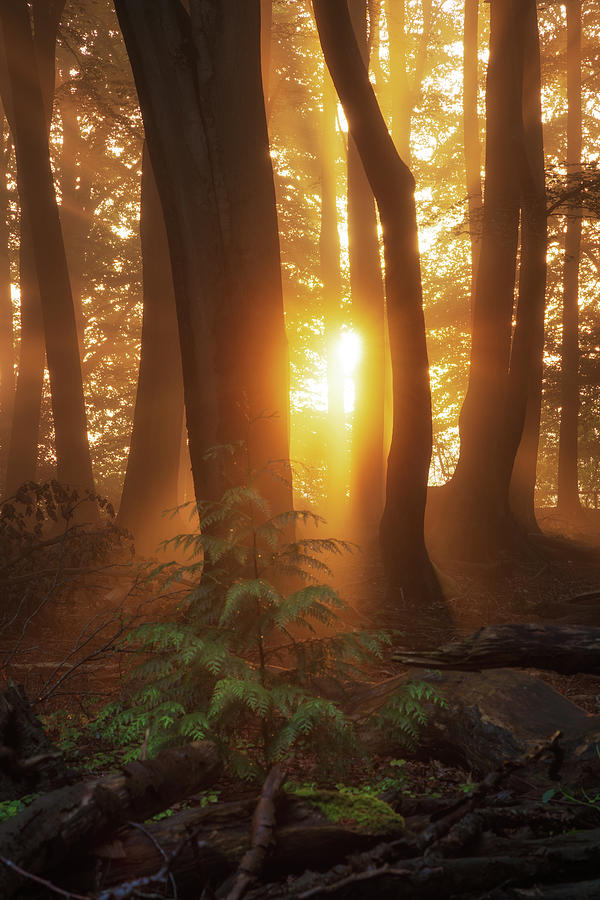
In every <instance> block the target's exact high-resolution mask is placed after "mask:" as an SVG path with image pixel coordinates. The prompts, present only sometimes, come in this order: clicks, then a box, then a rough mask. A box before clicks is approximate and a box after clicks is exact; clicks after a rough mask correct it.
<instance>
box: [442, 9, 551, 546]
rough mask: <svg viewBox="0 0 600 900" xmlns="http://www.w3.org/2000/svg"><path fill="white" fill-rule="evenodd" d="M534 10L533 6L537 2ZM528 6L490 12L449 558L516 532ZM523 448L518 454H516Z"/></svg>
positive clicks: (447, 520) (494, 542)
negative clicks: (515, 342) (511, 389)
mask: <svg viewBox="0 0 600 900" xmlns="http://www.w3.org/2000/svg"><path fill="white" fill-rule="evenodd" d="M531 2H533V0H531ZM528 5H529V0H528V2H527V3H525V4H523V2H522V0H502V2H499V0H495V2H494V3H492V5H491V23H490V59H489V65H488V74H487V93H486V96H487V112H486V129H487V138H486V181H485V202H484V212H483V237H482V244H481V256H480V260H479V267H478V272H477V280H476V290H475V304H474V310H473V337H472V344H471V369H470V374H469V386H468V390H467V395H466V397H465V401H464V404H463V408H462V411H461V419H460V436H461V447H460V457H459V461H458V464H457V467H456V471H455V473H454V476H453V479H452V482H451V485H450V494H449V496H451V497H452V500H451V507H452V513H451V514H450V515H448V514H446V516H445V518H446V523H447V522H450V521H451V522H452V526H451V528H452V535H451V536H450V544H451V550H452V551H453V552H458V553H460V554H461V555H464V554H467V555H474V556H481V555H485V554H487V553H490V552H494V550H495V548H496V546H497V544H498V541H499V540H501V538H502V536H503V535H504V536H505V535H506V534H507V532H508V530H509V524H510V521H511V520H510V514H509V507H508V490H509V479H510V472H511V469H512V463H513V458H514V457H513V458H510V457H509V455H508V444H507V440H506V433H505V432H506V428H507V422H508V420H509V418H510V415H511V413H510V410H509V408H508V407H509V402H510V400H509V393H508V370H509V362H510V347H511V328H512V316H513V303H514V286H515V268H516V254H517V242H518V233H519V209H520V193H521V183H520V170H521V162H522V155H523V123H522V109H521V103H522V84H523V79H522V68H523V47H522V30H523V17H524V11H525V9H526V7H527V6H528ZM515 449H516V448H515Z"/></svg>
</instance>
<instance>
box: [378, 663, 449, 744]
mask: <svg viewBox="0 0 600 900" xmlns="http://www.w3.org/2000/svg"><path fill="white" fill-rule="evenodd" d="M427 704H429V705H430V706H431V705H433V706H439V707H440V708H442V709H443V708H445V707H446V706H447V703H446V701H445V699H444V697H443V695H442V694H441V693H440V692H439V691H438V690H437V689H436V688H435V687H434V686H433V685H432V684H430V682H428V681H422V680H418V681H408V682H406V684H403V685H401V686H400V687H399V688H398V689H397V690H396V691H394V693H393V694H392V695H391V697H390V698H389V700H388V701H387V702H386V703H385V704H384V706H382V707H381V708H380V709H379V710H378V712H377V715H376V717H375V724H376V726H377V727H379V728H381V729H382V730H383V731H384V732H385V733H386V734H390V735H392V736H393V740H394V742H397V743H399V744H400V745H402V746H404V747H405V748H406V749H407V750H414V749H415V746H416V745H417V743H418V740H419V731H420V730H421V729H422V728H423V727H424V726H425V725H426V724H427V721H428V712H427Z"/></svg>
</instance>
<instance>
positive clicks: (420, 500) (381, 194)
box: [314, 0, 443, 618]
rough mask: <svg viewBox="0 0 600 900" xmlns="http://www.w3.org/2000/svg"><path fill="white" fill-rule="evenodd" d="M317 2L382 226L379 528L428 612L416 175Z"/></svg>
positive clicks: (404, 595)
mask: <svg viewBox="0 0 600 900" xmlns="http://www.w3.org/2000/svg"><path fill="white" fill-rule="evenodd" d="M314 9H315V16H316V20H317V26H318V29H319V37H320V40H321V45H322V47H323V52H324V55H325V59H326V62H327V65H328V67H329V70H330V72H331V74H332V77H333V81H334V84H335V86H336V90H337V92H338V95H339V97H340V100H341V102H342V105H343V107H344V111H345V114H346V118H347V120H348V124H349V128H350V133H351V135H352V136H353V138H354V140H355V141H356V145H357V147H358V149H359V151H360V154H361V158H362V161H363V165H364V167H365V172H366V173H367V176H368V178H369V182H370V184H371V188H372V190H373V194H374V195H375V198H376V200H377V205H378V208H379V215H380V219H381V225H382V230H383V244H384V257H385V284H386V300H387V311H388V326H389V333H390V345H391V354H392V369H393V398H394V400H393V405H394V424H393V435H392V445H391V449H390V455H389V459H388V472H387V489H386V505H385V510H384V514H383V518H382V521H381V530H380V536H381V547H382V555H383V563H384V568H385V574H386V579H387V583H388V595H389V598H390V600H391V601H392V602H393V603H394V604H395V605H396V608H398V607H400V608H402V607H404V609H405V610H406V609H411V608H412V609H413V610H420V611H424V610H426V609H427V608H428V607H432V606H434V607H435V606H437V605H438V604H441V603H442V597H441V590H440V587H439V584H438V581H437V578H436V575H435V572H434V570H433V567H432V565H431V562H430V560H429V557H428V555H427V550H426V548H425V542H424V538H423V518H424V512H425V498H426V492H427V478H428V473H429V462H430V458H431V394H430V388H429V368H428V359H427V346H426V341H425V323H424V318H423V306H422V288H421V272H420V262H419V249H418V236H417V221H416V210H415V200H414V178H413V176H412V173H411V172H410V170H409V169H408V167H407V166H406V165H405V164H404V163H403V162H402V160H401V159H400V157H399V156H398V154H397V152H396V150H395V147H394V144H393V141H392V139H391V137H390V135H389V133H388V131H387V128H386V125H385V122H384V120H383V118H382V116H381V112H380V110H379V106H378V104H377V100H376V99H375V95H374V93H373V89H372V87H371V84H370V82H369V78H368V74H367V70H366V68H365V65H364V62H363V59H362V56H361V52H360V49H359V47H358V44H357V43H356V40H355V38H354V33H353V30H352V23H351V20H350V17H349V14H348V9H347V5H346V2H345V0H315V2H314ZM442 612H443V611H441V614H440V618H443V614H442Z"/></svg>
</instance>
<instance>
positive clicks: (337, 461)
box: [319, 71, 346, 534]
mask: <svg viewBox="0 0 600 900" xmlns="http://www.w3.org/2000/svg"><path fill="white" fill-rule="evenodd" d="M322 84H323V101H322V102H323V109H322V112H321V147H320V157H321V160H320V161H321V229H320V233H319V262H320V268H321V281H322V283H323V301H324V302H323V305H324V309H325V338H326V341H327V485H326V486H327V503H326V516H327V521H328V523H329V527H330V528H331V529H332V530H333V531H334V533H335V534H341V531H340V530H339V529H340V528H342V527H343V526H344V524H345V506H346V469H345V466H343V465H342V464H341V459H342V454H343V449H344V445H345V428H346V422H345V412H344V372H343V368H342V362H341V359H340V339H341V324H342V308H341V301H342V275H341V270H340V237H339V233H338V216H337V205H336V201H337V189H336V180H337V179H336V159H337V155H338V153H337V141H338V136H337V133H336V127H335V121H336V106H337V96H336V93H335V89H334V87H333V85H332V83H331V78H330V76H329V73H328V72H327V71H325V72H324V73H323V82H322Z"/></svg>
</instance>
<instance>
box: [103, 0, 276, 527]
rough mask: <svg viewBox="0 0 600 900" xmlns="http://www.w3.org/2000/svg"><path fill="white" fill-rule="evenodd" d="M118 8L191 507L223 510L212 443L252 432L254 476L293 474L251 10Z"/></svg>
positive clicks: (119, 3) (125, 4)
mask: <svg viewBox="0 0 600 900" xmlns="http://www.w3.org/2000/svg"><path fill="white" fill-rule="evenodd" d="M115 6H116V9H117V13H118V16H119V21H120V23H121V27H122V30H123V34H124V37H125V42H126V46H127V50H128V53H129V57H130V60H131V64H132V67H133V72H134V77H135V80H136V84H137V88H138V94H139V98H140V105H141V108H142V114H143V117H144V126H145V130H146V136H147V140H148V150H149V153H150V158H151V161H152V167H153V169H154V173H155V176H156V181H157V186H158V191H159V195H160V198H161V203H162V207H163V212H164V216H165V225H166V229H167V237H168V240H169V248H170V254H171V268H172V271H173V277H174V288H175V298H176V303H177V315H178V323H179V336H180V343H181V356H182V363H183V379H184V393H185V405H186V414H187V425H188V434H189V443H190V456H191V460H192V470H193V473H194V486H195V492H196V497H197V498H198V500H218V499H219V498H220V497H221V495H222V493H223V490H224V487H225V484H226V482H225V480H224V473H223V467H222V465H221V462H220V461H219V460H218V459H215V458H214V457H213V456H209V457H207V455H206V454H207V451H208V450H209V449H210V448H213V447H214V446H215V445H217V444H219V443H232V442H233V441H235V440H240V439H244V438H245V437H246V434H247V432H248V430H249V431H250V435H249V447H250V458H251V461H252V465H253V467H254V468H255V469H261V468H262V467H263V466H264V464H265V463H266V462H267V461H268V460H283V461H284V463H283V464H284V465H285V464H287V465H288V466H289V462H288V457H289V453H288V423H287V419H288V385H287V344H286V339H285V331H284V322H283V302H282V292H281V274H280V268H279V244H278V233H277V220H276V212H275V193H274V188H273V172H272V167H271V160H270V156H269V153H268V137H267V130H266V119H265V110H264V98H263V94H262V86H261V78H260V27H259V25H260V21H259V4H258V0H252V2H251V3H247V4H244V5H243V8H242V7H239V6H236V7H235V8H234V7H233V5H231V4H230V3H228V4H224V5H223V4H222V5H221V6H220V7H219V9H218V10H216V11H215V16H214V19H211V17H210V16H207V17H206V18H205V17H204V13H205V12H206V10H205V9H204V6H203V5H202V4H200V3H196V2H192V3H191V5H190V8H191V18H190V17H189V16H188V15H187V13H186V11H185V10H184V9H183V7H182V6H180V5H179V4H172V3H169V2H167V0H158V2H156V3H153V4H152V5H151V7H144V9H143V10H142V9H141V7H140V6H139V4H137V3H135V2H134V0H115ZM242 9H243V12H240V10H242ZM240 15H242V16H243V19H241V20H240ZM182 129H183V133H184V134H185V136H186V139H185V141H184V140H182V139H181V134H182ZM261 412H265V413H266V414H267V416H263V417H261V416H260V414H261ZM273 413H277V416H278V417H277V418H275V417H273V416H271V417H269V414H273ZM248 421H250V422H252V425H251V427H250V428H249V426H248ZM261 486H262V488H263V491H264V493H265V495H266V496H267V499H268V500H270V501H271V506H272V509H273V512H278V511H281V510H282V509H283V508H285V509H290V508H291V486H288V485H286V484H282V483H281V482H279V481H278V480H277V479H271V478H269V479H267V478H265V479H264V480H263V482H262V483H261Z"/></svg>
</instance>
